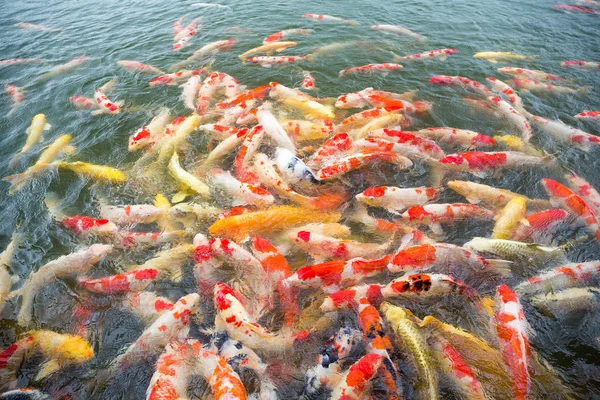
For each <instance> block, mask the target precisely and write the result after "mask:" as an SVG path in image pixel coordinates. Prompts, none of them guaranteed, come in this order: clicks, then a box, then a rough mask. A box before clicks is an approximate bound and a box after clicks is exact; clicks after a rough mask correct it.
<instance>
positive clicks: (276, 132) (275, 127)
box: [256, 105, 296, 154]
mask: <svg viewBox="0 0 600 400" xmlns="http://www.w3.org/2000/svg"><path fill="white" fill-rule="evenodd" d="M256 118H257V119H258V123H259V124H260V125H262V128H263V129H264V131H265V133H266V134H267V135H268V136H269V137H270V138H271V139H273V140H274V141H275V142H276V143H277V145H278V146H280V147H282V148H285V149H287V150H289V151H291V152H292V153H294V154H295V153H296V145H295V144H294V142H292V140H291V139H290V137H289V136H288V134H287V132H286V131H285V129H283V127H282V126H281V124H280V123H279V121H277V118H275V116H274V115H273V113H271V111H270V110H269V107H265V106H264V105H263V106H261V107H259V108H258V111H257V112H256Z"/></svg>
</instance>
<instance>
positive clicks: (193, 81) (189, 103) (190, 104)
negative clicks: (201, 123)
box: [181, 75, 202, 111]
mask: <svg viewBox="0 0 600 400" xmlns="http://www.w3.org/2000/svg"><path fill="white" fill-rule="evenodd" d="M201 85H202V83H201V82H200V77H199V76H198V75H194V76H192V77H190V79H188V81H187V82H186V83H185V84H184V85H183V91H182V93H181V99H182V100H183V104H184V105H185V107H186V108H187V109H190V110H192V111H195V110H196V105H195V104H194V99H195V98H196V94H197V93H198V90H200V86H201Z"/></svg>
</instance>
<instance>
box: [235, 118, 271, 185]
mask: <svg viewBox="0 0 600 400" xmlns="http://www.w3.org/2000/svg"><path fill="white" fill-rule="evenodd" d="M264 136H265V131H264V129H262V125H256V126H255V127H254V128H252V130H251V131H250V133H249V134H248V135H247V136H246V138H245V139H244V141H243V142H242V144H241V146H240V148H239V150H238V154H237V156H236V157H235V160H234V161H233V169H234V173H235V177H236V178H237V179H238V180H240V181H241V182H245V183H251V184H255V183H256V182H257V181H258V177H257V176H256V174H255V172H254V171H252V168H251V163H250V160H252V158H253V157H254V155H255V154H256V152H257V150H258V148H259V147H260V145H261V144H262V141H263V138H264Z"/></svg>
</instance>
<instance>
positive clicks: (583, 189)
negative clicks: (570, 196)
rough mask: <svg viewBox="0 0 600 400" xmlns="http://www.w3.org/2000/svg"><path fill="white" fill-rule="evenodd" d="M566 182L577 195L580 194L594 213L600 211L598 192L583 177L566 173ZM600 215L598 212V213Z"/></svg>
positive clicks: (599, 195)
mask: <svg viewBox="0 0 600 400" xmlns="http://www.w3.org/2000/svg"><path fill="white" fill-rule="evenodd" d="M565 178H566V179H567V184H568V185H569V187H570V188H571V190H573V191H574V192H575V193H576V194H577V195H578V196H580V197H581V198H582V199H583V200H584V201H585V202H586V204H587V205H588V206H590V208H591V209H592V210H594V211H595V212H596V214H599V213H600V193H598V191H597V190H596V189H595V188H594V187H593V186H592V185H590V184H589V183H588V182H587V181H586V180H585V179H583V178H581V177H579V176H577V175H575V174H569V175H566V176H565ZM599 215H600V214H599Z"/></svg>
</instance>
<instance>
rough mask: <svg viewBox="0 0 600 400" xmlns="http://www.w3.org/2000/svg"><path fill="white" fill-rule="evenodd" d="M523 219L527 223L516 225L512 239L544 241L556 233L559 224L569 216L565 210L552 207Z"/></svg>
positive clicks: (567, 219) (547, 240) (566, 220)
mask: <svg viewBox="0 0 600 400" xmlns="http://www.w3.org/2000/svg"><path fill="white" fill-rule="evenodd" d="M525 219H526V220H527V224H521V225H519V226H518V227H517V229H516V230H515V232H514V234H513V236H512V240H516V241H520V242H522V241H524V240H527V239H532V240H533V242H535V243H546V242H549V241H550V239H552V237H553V236H554V235H555V234H556V231H557V228H558V227H559V226H560V225H562V224H564V223H566V222H568V221H569V219H570V216H569V213H568V212H566V211H565V210H561V209H557V208H552V209H550V210H544V211H540V212H538V213H534V214H531V215H529V216H528V217H526V218H525Z"/></svg>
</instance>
